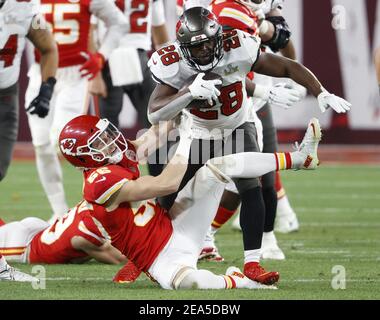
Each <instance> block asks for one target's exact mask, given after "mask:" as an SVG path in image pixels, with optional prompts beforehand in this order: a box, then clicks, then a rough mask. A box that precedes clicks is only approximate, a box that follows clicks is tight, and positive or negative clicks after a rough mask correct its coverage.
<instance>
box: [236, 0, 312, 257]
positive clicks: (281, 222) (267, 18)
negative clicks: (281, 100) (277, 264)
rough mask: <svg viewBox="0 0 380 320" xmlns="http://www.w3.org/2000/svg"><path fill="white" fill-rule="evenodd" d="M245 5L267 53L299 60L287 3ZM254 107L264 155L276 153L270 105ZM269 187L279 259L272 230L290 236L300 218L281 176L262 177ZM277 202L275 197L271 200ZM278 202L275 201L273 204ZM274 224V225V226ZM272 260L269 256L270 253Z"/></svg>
mask: <svg viewBox="0 0 380 320" xmlns="http://www.w3.org/2000/svg"><path fill="white" fill-rule="evenodd" d="M242 1H243V3H245V4H248V6H250V7H251V8H252V10H253V11H254V13H255V15H256V17H257V19H258V24H259V32H260V37H261V39H262V41H263V44H264V45H265V47H264V48H265V49H264V50H269V52H270V51H271V52H274V53H276V52H280V53H281V54H282V55H283V56H284V57H286V58H289V59H292V60H296V58H297V56H296V51H295V48H294V45H293V42H292V39H291V31H290V29H289V26H288V24H287V22H286V20H285V18H284V17H283V15H282V8H283V5H284V0H263V1H260V0H245V1H244V0H242ZM255 82H256V83H261V84H263V85H264V84H266V85H269V84H271V83H273V81H272V79H271V78H270V77H265V76H263V75H260V74H256V75H255ZM287 85H288V86H289V87H290V88H293V89H295V90H297V91H299V92H300V95H301V96H302V97H305V96H306V89H305V88H304V87H302V86H300V85H299V84H297V83H296V82H294V81H292V80H291V79H289V80H288V82H287ZM254 107H255V110H256V113H257V115H258V117H259V119H260V120H261V122H262V126H263V138H264V149H263V151H264V152H270V150H277V148H278V144H277V130H276V128H275V127H274V122H273V117H272V111H271V108H270V105H269V104H268V103H265V102H263V101H260V100H258V101H255V103H254ZM263 179H265V180H266V183H267V184H269V185H272V184H274V185H275V188H276V191H277V203H276V208H277V210H276V211H274V215H271V216H270V217H268V219H267V222H266V229H267V231H268V233H267V235H266V241H265V243H266V244H267V245H268V249H269V250H271V249H270V248H272V250H273V254H274V256H276V253H275V252H276V251H277V252H278V256H281V253H280V252H279V251H278V250H279V249H278V247H277V248H276V246H277V245H276V241H275V238H274V236H273V233H270V232H271V231H273V228H274V227H275V230H276V231H277V232H281V233H289V232H293V231H297V230H298V228H299V223H298V219H297V216H296V214H295V212H294V210H293V208H292V207H291V205H290V203H289V200H288V197H287V195H286V192H285V189H284V188H283V186H282V183H281V177H280V174H279V173H276V174H275V176H273V175H272V176H271V175H269V176H266V177H263ZM272 198H273V199H274V196H272ZM273 202H275V201H273ZM274 223H275V225H274ZM268 255H269V256H270V255H271V254H270V252H268Z"/></svg>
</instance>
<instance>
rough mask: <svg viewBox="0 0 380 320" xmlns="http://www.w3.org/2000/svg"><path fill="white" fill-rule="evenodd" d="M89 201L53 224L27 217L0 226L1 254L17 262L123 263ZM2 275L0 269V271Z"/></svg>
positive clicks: (124, 258) (124, 259)
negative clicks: (95, 261) (94, 216)
mask: <svg viewBox="0 0 380 320" xmlns="http://www.w3.org/2000/svg"><path fill="white" fill-rule="evenodd" d="M91 207H92V206H91V205H90V204H88V203H87V202H86V201H82V202H80V203H79V204H78V205H77V206H76V207H74V208H73V209H71V210H70V211H69V212H68V213H67V214H66V215H64V216H63V217H61V218H59V219H57V220H56V221H55V222H54V224H53V225H51V226H50V225H49V224H48V223H47V222H46V221H43V220H41V219H39V218H34V217H29V218H25V219H23V220H21V221H16V222H10V223H7V224H5V225H3V226H1V227H0V254H3V255H4V256H6V257H7V259H8V260H9V261H15V262H19V263H46V264H62V263H82V262H85V261H88V260H90V259H91V258H94V259H96V260H97V261H99V262H102V263H109V264H119V263H125V262H126V261H127V260H126V257H125V256H124V255H123V254H121V253H120V251H119V250H117V249H115V248H114V247H113V246H112V245H111V244H110V240H109V237H108V235H107V233H106V232H104V230H103V229H101V228H100V227H99V225H98V223H97V221H96V220H95V219H94V218H93V217H92V216H91V214H89V210H90V209H91ZM0 279H1V273H0Z"/></svg>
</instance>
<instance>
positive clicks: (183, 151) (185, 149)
mask: <svg viewBox="0 0 380 320" xmlns="http://www.w3.org/2000/svg"><path fill="white" fill-rule="evenodd" d="M192 141H193V140H192V139H191V138H188V137H186V138H183V137H181V138H180V139H179V143H178V147H177V150H176V152H175V155H178V156H182V157H184V158H185V159H186V160H187V159H189V155H190V147H191V142H192Z"/></svg>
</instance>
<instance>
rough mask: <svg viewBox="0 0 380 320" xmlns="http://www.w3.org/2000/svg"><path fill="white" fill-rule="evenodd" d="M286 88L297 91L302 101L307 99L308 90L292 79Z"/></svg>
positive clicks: (287, 82) (288, 81)
mask: <svg viewBox="0 0 380 320" xmlns="http://www.w3.org/2000/svg"><path fill="white" fill-rule="evenodd" d="M286 87H287V88H289V89H294V90H297V91H298V92H299V94H300V96H301V99H303V98H306V96H307V89H306V88H305V87H304V86H302V85H300V84H298V83H297V82H295V81H294V80H292V79H288V80H287V81H286Z"/></svg>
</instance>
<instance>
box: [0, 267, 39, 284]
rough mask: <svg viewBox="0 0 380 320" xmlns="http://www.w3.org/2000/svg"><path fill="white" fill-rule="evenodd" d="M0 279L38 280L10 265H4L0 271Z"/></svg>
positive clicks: (36, 281) (17, 280)
mask: <svg viewBox="0 0 380 320" xmlns="http://www.w3.org/2000/svg"><path fill="white" fill-rule="evenodd" d="M0 281H16V282H35V283H38V282H40V280H39V279H38V278H35V277H33V276H31V275H29V274H27V273H24V272H21V271H19V270H17V269H15V268H13V267H11V266H10V265H8V264H7V265H6V267H5V269H4V270H3V271H0Z"/></svg>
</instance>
